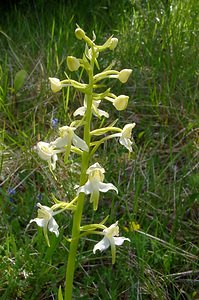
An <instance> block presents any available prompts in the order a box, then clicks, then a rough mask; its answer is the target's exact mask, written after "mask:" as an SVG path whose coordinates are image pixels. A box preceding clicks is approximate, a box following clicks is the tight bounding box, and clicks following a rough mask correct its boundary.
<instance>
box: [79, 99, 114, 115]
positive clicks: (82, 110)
mask: <svg viewBox="0 0 199 300" xmlns="http://www.w3.org/2000/svg"><path fill="white" fill-rule="evenodd" d="M100 102H101V100H98V101H95V100H93V103H92V109H91V111H92V113H93V115H94V116H96V117H102V116H104V117H105V118H108V117H109V114H108V113H107V112H105V111H104V110H102V109H99V108H98V106H99V105H100ZM86 108H87V103H86V101H84V106H82V107H79V108H78V109H77V110H76V111H75V112H74V113H73V115H74V117H76V116H78V115H80V116H84V115H85V113H86Z"/></svg>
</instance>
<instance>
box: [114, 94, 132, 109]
mask: <svg viewBox="0 0 199 300" xmlns="http://www.w3.org/2000/svg"><path fill="white" fill-rule="evenodd" d="M128 100H129V97H128V96H125V95H120V96H118V97H117V98H115V99H114V101H113V105H114V106H115V108H116V109H117V110H124V109H126V107H127V105H128Z"/></svg>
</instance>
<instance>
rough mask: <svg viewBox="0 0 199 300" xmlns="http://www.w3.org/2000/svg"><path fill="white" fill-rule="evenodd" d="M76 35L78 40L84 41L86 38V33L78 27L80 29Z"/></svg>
mask: <svg viewBox="0 0 199 300" xmlns="http://www.w3.org/2000/svg"><path fill="white" fill-rule="evenodd" d="M75 35H76V38H77V39H78V40H82V39H83V38H84V37H85V32H84V30H83V29H81V28H79V27H78V28H77V29H76V30H75Z"/></svg>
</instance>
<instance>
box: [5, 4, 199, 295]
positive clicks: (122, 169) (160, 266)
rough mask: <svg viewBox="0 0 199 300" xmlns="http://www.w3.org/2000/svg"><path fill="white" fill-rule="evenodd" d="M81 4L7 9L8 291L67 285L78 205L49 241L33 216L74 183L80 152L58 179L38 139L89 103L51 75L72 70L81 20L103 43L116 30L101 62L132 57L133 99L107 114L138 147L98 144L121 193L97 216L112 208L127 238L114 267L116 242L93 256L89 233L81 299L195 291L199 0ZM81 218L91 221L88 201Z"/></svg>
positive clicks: (49, 290)
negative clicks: (60, 87) (113, 45)
mask: <svg viewBox="0 0 199 300" xmlns="http://www.w3.org/2000/svg"><path fill="white" fill-rule="evenodd" d="M74 2H75V3H73V1H67V3H64V1H59V3H58V4H55V2H54V1H45V0H40V1H39V0H38V1H33V3H32V4H30V5H28V6H27V4H26V1H20V2H19V3H18V4H16V5H14V4H11V5H10V6H9V7H2V9H1V19H0V132H1V135H0V182H1V183H0V206H1V210H0V238H1V244H0V296H1V299H3V300H4V299H5V300H9V299H33V300H34V299H41V300H42V299H56V297H57V290H58V288H59V286H60V285H62V286H63V284H64V277H65V265H66V262H67V255H68V250H69V243H68V240H67V239H68V238H70V236H68V233H69V232H70V230H69V229H70V228H71V225H72V224H71V223H72V222H71V217H70V214H68V213H65V214H62V215H59V216H57V218H56V220H57V222H58V223H59V224H65V225H64V226H63V228H61V234H60V236H59V237H58V238H56V237H55V236H54V235H49V238H50V242H51V247H50V248H49V247H48V246H47V244H46V242H45V239H44V237H43V235H42V231H40V230H39V229H37V228H36V226H28V223H29V221H30V219H32V218H34V217H35V216H36V211H37V209H36V203H37V202H38V201H39V202H41V203H42V204H43V205H49V201H50V199H52V197H51V195H52V194H54V195H55V197H57V198H59V199H61V198H64V197H66V195H69V196H70V195H71V194H72V193H73V187H74V185H75V184H76V183H77V182H76V175H75V174H77V175H78V171H79V168H78V160H76V158H75V157H72V159H73V161H72V163H71V164H67V165H58V168H57V169H56V176H57V178H58V180H55V178H54V177H53V176H52V175H50V174H49V171H48V167H47V166H46V164H45V163H43V161H41V160H40V158H39V157H38V155H37V153H35V150H34V146H35V145H36V143H37V142H38V141H39V140H45V141H48V140H52V139H53V138H54V137H55V136H56V133H57V131H56V128H57V127H56V126H57V122H58V126H59V125H60V126H62V125H64V124H65V123H66V124H67V123H69V122H70V120H71V117H72V115H71V113H70V111H71V110H68V105H69V106H70V107H72V108H73V109H72V111H74V109H75V108H76V107H78V106H79V103H82V95H81V94H79V93H74V90H73V89H72V88H71V89H68V90H65V91H62V92H60V93H58V94H53V93H52V92H51V90H50V88H49V81H48V77H60V78H63V77H64V71H65V69H66V56H67V55H74V56H78V54H80V53H82V49H81V45H82V44H81V43H79V42H78V41H77V40H76V39H75V36H74V30H75V28H76V23H77V24H79V25H80V26H81V27H82V28H83V29H84V30H85V31H86V32H87V34H88V35H90V36H92V31H94V32H95V33H96V35H97V37H100V39H99V43H100V42H101V43H102V42H103V41H105V40H106V39H107V38H108V37H109V36H110V35H111V34H114V36H115V37H117V38H118V39H119V44H118V47H117V49H115V52H114V55H113V54H112V53H107V55H104V56H103V61H102V62H101V64H102V65H103V64H104V66H106V65H107V62H109V61H110V60H111V59H112V58H113V57H114V61H113V64H114V68H115V69H118V70H120V69H122V68H124V67H125V68H126V67H128V68H131V69H133V73H132V74H133V75H132V76H131V78H130V79H129V81H128V83H127V84H126V85H124V86H123V85H122V84H118V82H117V83H116V82H114V83H111V84H113V89H114V92H115V94H117V93H118V94H122V93H124V94H126V95H129V97H130V100H129V105H128V108H127V110H126V111H125V113H122V114H121V116H120V114H119V113H118V112H115V111H113V114H112V116H111V118H112V121H114V120H115V119H118V123H119V124H120V125H121V126H122V125H124V124H126V123H132V122H136V124H137V126H136V128H135V130H134V139H135V146H134V152H133V154H131V155H129V154H128V153H127V152H126V151H125V150H124V149H123V148H121V147H120V146H119V145H118V146H115V144H114V146H113V144H112V143H111V142H109V143H107V144H105V145H104V147H102V148H101V150H100V151H101V152H100V153H99V157H100V160H101V161H103V166H104V167H105V169H106V170H107V173H106V179H107V182H112V183H113V184H114V185H115V186H117V187H118V190H119V194H118V195H116V194H115V193H114V192H113V193H111V192H110V193H109V196H108V198H107V196H104V197H103V201H104V202H105V203H106V205H105V206H104V205H103V206H101V207H100V210H99V212H98V211H97V212H96V213H95V219H97V216H96V214H99V220H102V219H103V217H105V216H106V215H107V214H109V220H110V224H111V223H114V222H115V221H116V220H119V224H120V228H122V230H121V231H122V232H121V233H122V236H126V237H128V238H130V240H131V243H127V244H126V245H125V246H124V247H121V248H119V249H117V251H118V255H117V259H116V264H115V265H114V266H112V265H111V259H110V257H109V255H110V252H106V253H102V254H100V255H99V256H97V255H96V256H94V255H93V252H92V246H93V243H92V245H91V243H90V240H88V238H85V239H84V240H83V242H82V243H81V245H80V247H79V254H78V256H77V269H76V273H75V282H74V287H75V289H74V299H96V300H97V299H132V300H134V299H165V300H173V299H176V300H177V299H188V300H190V299H199V290H198V276H199V266H198V250H199V248H198V247H199V245H198V238H199V236H198V219H199V206H198V199H199V188H198V182H199V173H198V148H199V129H198V128H199V120H198V114H199V109H198V98H199V92H198V83H199V82H198V65H199V56H198V42H199V40H198V36H199V35H198V28H199V26H198V25H199V22H198V19H197V18H198V14H199V2H198V1H197V0H190V1H186V0H181V1H178V0H168V1H166V0H164V1H163V0H162V1H161V0H154V1H145V0H143V1H142V0H132V1H130V0H129V1H127V0H126V1H125V0H122V1H109V0H103V1H86V0H82V1H74ZM115 57H116V59H115ZM18 72H21V73H18ZM79 75H81V74H79ZM74 76H75V75H74ZM77 103H78V105H77ZM55 119H57V120H56V122H55ZM106 166H107V168H106ZM115 174H119V175H118V177H117V178H116V176H115ZM119 208H120V209H119ZM86 209H87V208H86ZM86 209H85V211H86ZM85 216H86V217H85V218H87V219H88V220H90V221H91V222H92V220H93V217H94V216H93V213H91V212H90V210H88V212H87V215H86V214H85ZM132 222H134V223H135V224H139V226H140V229H139V230H135V229H136V228H135V224H134V223H132ZM137 229H138V227H137ZM63 237H64V238H63ZM90 238H91V239H92V240H93V241H95V236H90Z"/></svg>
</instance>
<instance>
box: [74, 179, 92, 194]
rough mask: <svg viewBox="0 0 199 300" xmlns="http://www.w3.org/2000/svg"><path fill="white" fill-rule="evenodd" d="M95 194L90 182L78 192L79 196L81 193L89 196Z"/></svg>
mask: <svg viewBox="0 0 199 300" xmlns="http://www.w3.org/2000/svg"><path fill="white" fill-rule="evenodd" d="M92 192H93V185H92V183H91V181H90V180H88V181H87V182H86V183H85V185H82V186H80V187H79V188H78V190H77V194H78V195H79V193H84V194H86V195H89V194H91V193H92Z"/></svg>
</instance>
